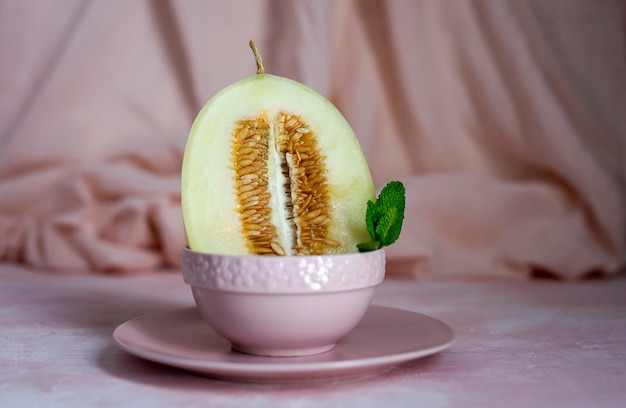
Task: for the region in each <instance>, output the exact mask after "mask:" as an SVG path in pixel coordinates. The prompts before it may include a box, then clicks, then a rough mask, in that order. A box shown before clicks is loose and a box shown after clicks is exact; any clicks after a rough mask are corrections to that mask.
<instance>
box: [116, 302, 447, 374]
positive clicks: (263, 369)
mask: <svg viewBox="0 0 626 408" xmlns="http://www.w3.org/2000/svg"><path fill="white" fill-rule="evenodd" d="M370 308H382V309H387V311H389V312H405V313H410V314H413V315H416V316H418V317H420V318H423V319H428V320H430V321H431V322H432V323H435V324H438V325H439V326H440V327H441V329H442V330H444V331H447V340H446V341H445V342H441V344H438V345H435V346H431V347H426V348H419V349H417V350H410V351H406V352H399V353H394V354H390V355H381V356H373V357H364V358H358V359H349V360H341V361H335V360H330V361H311V362H306V361H300V362H282V363H281V362H276V363H272V364H266V363H262V362H232V361H214V360H206V359H196V358H190V357H181V356H176V355H173V354H167V353H160V352H158V351H151V350H147V349H144V348H141V347H140V346H139V347H137V346H133V345H131V344H128V342H126V341H124V340H123V339H122V338H121V336H122V334H121V333H122V332H123V331H124V330H125V329H126V328H127V327H129V326H132V325H133V323H136V321H139V320H141V319H145V318H148V317H154V316H158V315H162V314H170V313H176V312H180V313H182V312H184V311H190V310H193V309H196V307H195V306H189V307H183V308H177V309H171V310H165V311H156V312H148V313H144V314H142V315H139V316H136V317H134V318H131V319H129V320H127V321H125V322H123V323H121V324H119V325H118V326H117V327H116V328H115V329H114V331H113V336H112V337H113V340H114V341H115V343H116V344H117V345H118V346H119V347H120V348H122V349H123V350H124V351H126V352H128V353H129V354H131V355H134V356H136V357H140V358H143V359H145V360H148V361H152V362H155V363H159V364H165V365H168V366H171V367H175V368H178V369H183V370H187V371H193V372H195V373H200V374H202V375H204V376H208V377H214V378H227V379H231V380H238V381H263V382H267V380H262V379H259V378H256V377H254V379H251V378H252V375H265V376H266V375H272V374H282V375H289V374H294V373H302V372H307V373H315V372H317V371H322V370H341V371H350V370H357V369H359V368H363V371H364V372H371V371H373V369H374V368H377V367H388V368H391V367H394V366H396V365H399V364H401V363H406V362H409V361H412V360H417V359H419V358H424V357H427V356H431V355H435V354H438V353H441V352H442V351H444V350H446V349H448V348H450V347H451V346H452V345H453V344H454V343H455V341H456V338H455V337H456V336H455V333H454V331H453V329H452V328H451V327H450V326H449V325H447V324H446V323H444V322H442V321H441V320H439V319H436V318H434V317H431V316H428V315H425V314H422V313H419V312H415V311H413V310H410V309H403V308H397V307H391V306H383V305H376V304H372V305H370ZM368 310H369V309H368ZM198 318H201V317H200V315H199V314H198ZM357 327H358V326H357ZM209 329H210V328H209ZM210 330H211V335H213V336H219V337H220V338H221V336H220V335H219V334H218V333H216V332H215V331H214V330H212V329H210ZM226 341H227V340H226ZM242 355H244V356H245V354H244V353H242ZM250 357H251V358H255V357H258V356H250ZM303 357H307V356H303ZM266 358H276V359H280V358H282V357H266ZM277 361H278V360H277ZM238 373H241V375H238ZM357 375H358V374H357ZM357 375H352V376H349V377H355V376H357ZM333 378H335V379H336V378H344V377H333ZM298 381H300V380H298ZM273 382H289V380H277V381H273Z"/></svg>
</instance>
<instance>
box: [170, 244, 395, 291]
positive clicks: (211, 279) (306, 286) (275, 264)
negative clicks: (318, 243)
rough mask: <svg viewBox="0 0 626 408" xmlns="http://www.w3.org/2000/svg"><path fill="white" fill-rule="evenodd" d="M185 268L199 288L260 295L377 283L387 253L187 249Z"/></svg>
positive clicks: (189, 280)
mask: <svg viewBox="0 0 626 408" xmlns="http://www.w3.org/2000/svg"><path fill="white" fill-rule="evenodd" d="M182 273H183V278H184V280H185V282H186V283H187V284H189V285H190V286H193V287H195V288H201V289H206V290H215V291H222V292H237V293H242V292H243V293H256V294H279V293H280V294H301V293H310V294H312V293H323V292H338V291H347V290H357V289H363V288H367V287H371V286H375V285H378V284H379V283H381V282H382V280H383V279H384V276H385V252H384V249H379V250H376V251H371V252H361V253H358V252H357V253H350V254H333V255H308V256H275V257H270V256H258V255H241V256H239V255H228V254H212V253H205V252H198V251H194V250H191V249H189V248H187V247H185V248H183V253H182Z"/></svg>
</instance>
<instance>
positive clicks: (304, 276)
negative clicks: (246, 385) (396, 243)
mask: <svg viewBox="0 0 626 408" xmlns="http://www.w3.org/2000/svg"><path fill="white" fill-rule="evenodd" d="M182 270H183V277H184V279H185V282H187V283H188V284H189V285H190V286H191V290H192V293H193V297H194V300H195V302H196V305H197V307H198V309H199V311H200V314H201V315H202V317H203V319H204V320H205V321H206V322H207V323H208V324H209V325H210V326H211V327H212V328H213V329H214V330H215V331H216V332H217V333H219V334H220V335H222V336H223V337H225V338H226V339H228V340H229V341H230V342H231V344H232V347H233V348H234V349H235V350H238V351H241V352H244V353H249V354H258V355H266V356H298V355H308V354H316V353H321V352H324V351H328V350H331V349H332V348H333V347H334V346H335V343H336V342H337V341H338V340H339V339H340V338H341V337H343V336H344V335H346V334H347V333H348V332H349V331H350V330H352V329H353V328H354V327H355V326H356V325H357V323H358V322H359V321H360V320H361V318H362V317H363V315H364V314H365V312H366V311H367V308H368V307H369V304H370V302H371V300H372V296H373V294H374V287H375V286H376V285H378V284H379V283H380V282H382V280H383V278H384V276H385V252H384V250H378V251H373V252H365V253H355V254H346V255H324V256H282V257H264V256H232V255H215V254H206V253H200V252H194V251H191V250H189V249H185V250H184V251H183V258H182Z"/></svg>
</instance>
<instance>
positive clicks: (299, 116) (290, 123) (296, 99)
mask: <svg viewBox="0 0 626 408" xmlns="http://www.w3.org/2000/svg"><path fill="white" fill-rule="evenodd" d="M257 61H258V60H257ZM260 72H263V71H262V70H261V71H260ZM375 198H376V197H375V190H374V185H373V182H372V177H371V175H370V172H369V169H368V166H367V162H366V160H365V157H364V155H363V152H362V150H361V147H360V146H359V143H358V141H357V138H356V136H355V134H354V132H353V130H352V128H351V127H350V125H349V124H348V122H347V121H346V120H345V118H344V117H343V116H342V115H341V113H340V112H339V111H338V110H337V109H336V108H335V106H333V105H332V104H331V103H330V102H329V101H328V100H326V99H325V98H324V97H322V96H321V95H319V94H318V93H316V92H315V91H313V90H312V89H310V88H308V87H306V86H304V85H302V84H300V83H298V82H295V81H292V80H290V79H286V78H282V77H278V76H274V75H270V74H266V73H258V74H257V75H255V76H252V77H250V78H247V79H244V80H242V81H239V82H237V83H234V84H232V85H230V86H228V87H226V88H225V89H223V90H222V91H220V92H219V93H218V94H217V95H215V96H214V97H213V98H212V99H211V100H210V101H209V102H208V103H207V104H206V105H205V106H204V107H203V108H202V110H201V111H200V113H199V114H198V116H197V118H196V119H195V121H194V123H193V126H192V128H191V131H190V134H189V138H188V140H187V145H186V147H185V152H184V158H183V167H182V193H181V202H182V212H183V220H184V225H185V232H186V237H187V244H188V246H189V248H190V249H192V250H194V251H199V252H205V253H215V254H230V255H324V254H340V253H351V252H357V248H356V244H357V243H359V242H364V241H367V240H369V235H368V232H367V227H366V224H365V213H366V209H367V202H368V200H372V201H374V200H375Z"/></svg>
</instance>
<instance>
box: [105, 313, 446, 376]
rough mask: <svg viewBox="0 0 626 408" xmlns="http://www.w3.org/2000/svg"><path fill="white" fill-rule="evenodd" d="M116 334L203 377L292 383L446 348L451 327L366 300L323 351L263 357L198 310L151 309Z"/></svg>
mask: <svg viewBox="0 0 626 408" xmlns="http://www.w3.org/2000/svg"><path fill="white" fill-rule="evenodd" d="M113 337H114V339H115V341H116V342H117V344H119V345H120V346H121V347H122V348H123V349H124V350H126V351H127V352H129V353H131V354H133V355H135V356H138V357H141V358H145V359H147V360H151V361H155V362H158V363H161V364H166V365H170V366H173V367H177V368H181V369H184V370H187V371H191V372H194V373H197V374H200V375H204V376H208V377H213V378H219V379H226V380H235V381H255V382H295V381H320V380H333V379H339V378H349V377H356V376H361V375H366V374H371V373H375V372H379V371H382V370H385V369H387V368H390V367H392V366H394V365H397V364H400V363H403V362H406V361H410V360H413V359H417V358H420V357H425V356H428V355H432V354H435V353H439V352H440V351H443V350H445V349H446V348H448V347H450V345H451V344H452V342H453V339H454V334H453V332H452V329H450V327H448V326H447V325H446V324H444V323H442V322H441V321H439V320H436V319H433V318H432V317H428V316H425V315H422V314H419V313H415V312H411V311H408V310H400V309H393V308H389V307H382V306H371V307H370V308H369V309H368V311H367V313H366V314H365V316H364V317H363V319H362V320H361V322H360V323H359V324H358V325H357V327H356V328H355V329H354V330H352V331H351V332H350V333H349V334H348V335H346V336H345V337H344V338H342V339H341V340H340V341H339V342H338V343H337V346H336V347H335V348H334V349H333V350H331V351H328V352H325V353H321V354H316V355H310V356H304V357H264V356H255V355H249V354H243V353H239V352H237V351H233V350H231V346H230V343H229V342H228V341H227V340H225V339H224V338H222V337H221V336H220V335H218V334H217V333H215V332H214V331H213V330H212V329H211V328H210V327H209V326H208V325H207V324H206V323H205V322H204V320H202V318H201V317H200V314H199V313H198V311H197V309H196V308H186V309H180V310H174V311H169V312H161V313H151V314H147V315H144V316H140V317H137V318H135V319H132V320H130V321H128V322H126V323H123V324H121V325H120V326H118V327H117V329H115V332H114V333H113Z"/></svg>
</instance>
